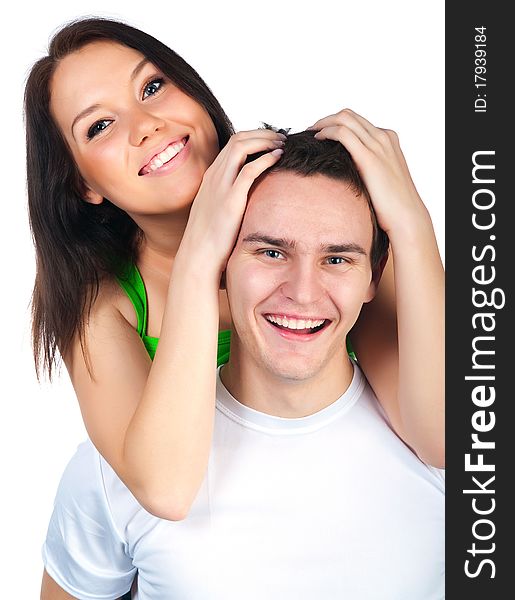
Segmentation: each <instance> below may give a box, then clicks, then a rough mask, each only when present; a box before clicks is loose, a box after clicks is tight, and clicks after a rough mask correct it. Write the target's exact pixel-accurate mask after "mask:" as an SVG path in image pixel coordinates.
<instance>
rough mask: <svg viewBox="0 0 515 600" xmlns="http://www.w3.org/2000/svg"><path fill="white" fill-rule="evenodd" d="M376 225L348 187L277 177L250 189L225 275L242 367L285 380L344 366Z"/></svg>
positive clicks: (369, 291) (366, 291)
mask: <svg viewBox="0 0 515 600" xmlns="http://www.w3.org/2000/svg"><path fill="white" fill-rule="evenodd" d="M371 244H372V221H371V217H370V211H369V208H368V205H367V203H366V200H365V199H364V198H363V197H356V194H355V193H354V192H353V191H352V190H350V189H349V186H348V184H347V183H346V182H342V181H336V180H333V179H330V178H328V177H326V176H323V175H314V176H309V177H302V176H299V175H296V174H294V173H289V172H279V173H273V174H271V175H267V176H266V177H265V178H263V179H262V180H261V181H260V182H259V183H258V184H257V185H256V186H255V188H254V189H253V191H252V193H251V195H250V197H249V203H248V207H247V211H246V214H245V217H244V219H243V223H242V228H241V231H240V235H239V237H238V240H237V243H236V246H235V248H234V251H233V253H232V255H231V257H230V259H229V261H228V264H227V270H226V282H227V293H228V297H229V303H230V306H231V314H232V318H233V324H234V328H235V330H236V332H237V336H235V337H236V339H235V340H234V342H235V344H236V345H238V351H239V355H240V360H247V359H250V361H251V362H252V363H254V365H255V366H257V367H258V368H260V369H264V370H266V371H267V372H268V373H270V374H273V375H275V376H277V377H279V378H281V379H287V380H296V381H301V380H307V379H310V378H312V377H314V376H315V375H317V374H320V373H321V371H323V370H324V369H331V368H332V366H333V364H334V366H336V368H338V369H340V368H341V365H343V364H344V363H343V360H344V359H345V356H346V347H345V338H346V335H347V333H348V332H349V330H350V329H351V327H352V326H353V324H354V323H355V321H356V319H357V317H358V314H359V312H360V309H361V306H362V304H363V303H364V302H369V301H370V300H371V299H372V298H373V295H374V292H375V286H374V284H373V283H372V271H371V266H370V248H371Z"/></svg>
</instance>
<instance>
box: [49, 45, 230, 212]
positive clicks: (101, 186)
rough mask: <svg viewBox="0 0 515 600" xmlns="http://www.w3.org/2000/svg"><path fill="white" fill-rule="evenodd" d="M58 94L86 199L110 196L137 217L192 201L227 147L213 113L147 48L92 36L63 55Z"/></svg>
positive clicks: (56, 106)
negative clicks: (146, 56) (220, 142)
mask: <svg viewBox="0 0 515 600" xmlns="http://www.w3.org/2000/svg"><path fill="white" fill-rule="evenodd" d="M78 72H80V73H81V77H80V80H79V81H77V77H76V74H77V73H78ZM51 92H52V93H51V110H52V113H53V114H54V116H55V119H56V121H57V124H58V125H59V127H60V129H61V131H62V132H63V134H64V136H65V138H66V141H67V142H68V145H69V147H70V149H71V152H72V154H73V157H74V159H75V162H76V164H77V167H78V169H79V171H80V173H81V175H82V177H83V178H84V180H85V183H86V190H87V193H86V197H85V198H84V199H85V200H86V201H90V202H93V203H101V202H102V201H103V198H107V199H108V200H110V201H111V202H112V203H113V204H115V205H116V206H118V207H119V208H121V209H122V210H124V211H126V212H127V213H128V214H129V215H131V216H132V217H133V218H134V219H136V222H138V220H137V219H138V215H143V214H145V215H148V214H172V213H173V212H175V211H176V210H181V209H183V208H185V207H187V206H188V205H189V204H191V203H192V201H193V199H194V197H195V195H196V193H197V191H198V189H199V186H200V183H201V181H202V178H203V176H204V173H205V172H206V170H207V168H208V167H209V166H210V165H211V163H212V162H213V160H214V158H215V157H216V155H217V154H218V151H219V145H218V135H217V132H216V129H215V127H214V125H213V122H212V120H211V117H210V116H209V114H208V113H207V111H206V110H205V109H204V108H203V107H202V106H201V105H200V104H199V103H198V102H197V101H195V100H194V99H193V98H191V97H190V96H188V95H187V94H186V93H184V92H183V91H182V90H181V89H179V88H178V87H177V86H176V85H175V84H174V83H173V82H172V81H170V80H169V79H168V78H167V77H165V76H164V75H163V74H162V73H161V72H160V71H159V69H157V68H156V66H155V65H153V64H152V63H151V62H149V61H148V60H145V59H144V57H142V55H141V54H140V53H139V52H137V51H136V50H134V49H132V48H128V47H126V46H123V45H121V44H117V43H114V42H108V41H101V42H92V43H90V44H88V45H86V46H84V47H83V48H81V49H80V50H78V51H76V52H74V53H72V54H70V55H68V56H66V57H65V58H64V59H62V60H61V62H60V63H59V65H58V67H57V68H56V71H55V73H54V77H53V80H52V90H51Z"/></svg>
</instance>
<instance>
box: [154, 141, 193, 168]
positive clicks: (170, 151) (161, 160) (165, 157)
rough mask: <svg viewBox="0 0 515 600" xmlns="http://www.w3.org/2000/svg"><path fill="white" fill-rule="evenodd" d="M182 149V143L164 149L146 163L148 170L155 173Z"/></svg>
mask: <svg viewBox="0 0 515 600" xmlns="http://www.w3.org/2000/svg"><path fill="white" fill-rule="evenodd" d="M183 148H184V142H177V143H176V144H172V145H171V146H168V148H165V149H164V150H163V151H162V152H160V153H159V154H156V156H154V158H153V159H152V160H151V161H150V162H149V163H148V168H149V169H150V170H151V171H155V170H157V169H159V168H160V167H162V166H163V165H164V164H165V163H167V162H168V161H169V160H172V158H173V157H174V156H177V154H179V152H180V151H181V150H182V149H183Z"/></svg>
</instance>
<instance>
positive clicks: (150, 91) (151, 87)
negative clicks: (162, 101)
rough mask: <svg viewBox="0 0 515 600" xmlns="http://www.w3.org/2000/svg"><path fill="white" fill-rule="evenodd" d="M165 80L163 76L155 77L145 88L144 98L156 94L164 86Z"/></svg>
mask: <svg viewBox="0 0 515 600" xmlns="http://www.w3.org/2000/svg"><path fill="white" fill-rule="evenodd" d="M163 83H164V80H163V79H162V78H159V79H153V80H152V81H150V82H149V83H147V85H146V86H145V87H144V88H143V99H145V98H148V97H149V96H154V95H155V94H156V93H157V92H158V91H159V90H160V89H161V87H162V85H163Z"/></svg>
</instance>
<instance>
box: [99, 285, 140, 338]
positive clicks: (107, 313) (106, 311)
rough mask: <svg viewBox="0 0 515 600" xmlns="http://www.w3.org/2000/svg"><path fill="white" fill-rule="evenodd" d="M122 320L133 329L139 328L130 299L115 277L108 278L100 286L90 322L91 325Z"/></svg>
mask: <svg viewBox="0 0 515 600" xmlns="http://www.w3.org/2000/svg"><path fill="white" fill-rule="evenodd" d="M120 318H122V319H123V320H125V321H126V322H127V323H128V324H129V325H131V326H132V327H133V328H135V329H136V328H137V325H138V320H137V316H136V312H135V310H134V306H133V305H132V302H131V301H130V299H129V297H128V296H127V294H126V293H125V291H124V290H123V288H122V287H121V285H120V284H119V282H118V280H117V279H116V278H115V277H114V276H113V277H109V278H108V277H106V278H104V279H103V280H102V281H101V282H100V284H99V288H98V294H97V295H96V298H95V300H94V302H93V304H92V306H91V312H90V315H89V319H88V321H89V323H91V324H94V323H95V322H102V323H105V321H106V319H107V320H109V319H120Z"/></svg>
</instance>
